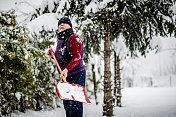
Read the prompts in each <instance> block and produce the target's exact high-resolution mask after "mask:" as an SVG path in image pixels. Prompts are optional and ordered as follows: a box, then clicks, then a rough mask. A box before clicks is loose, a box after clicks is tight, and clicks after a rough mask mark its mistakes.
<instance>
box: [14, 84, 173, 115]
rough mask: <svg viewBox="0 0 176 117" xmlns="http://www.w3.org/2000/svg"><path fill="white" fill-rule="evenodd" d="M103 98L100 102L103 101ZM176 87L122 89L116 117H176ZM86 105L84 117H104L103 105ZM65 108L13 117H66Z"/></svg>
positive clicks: (115, 113)
mask: <svg viewBox="0 0 176 117" xmlns="http://www.w3.org/2000/svg"><path fill="white" fill-rule="evenodd" d="M102 98H103V96H102V97H101V99H100V100H99V101H100V102H103V101H102ZM175 99H176V87H163V88H125V89H122V107H115V108H114V117H176V101H175ZM91 102H92V104H91V105H88V104H84V116H83V117H102V103H99V104H98V105H96V104H95V101H94V100H93V99H92V100H91ZM64 116H65V111H64V108H63V107H61V108H56V109H54V110H42V111H38V112H36V111H32V110H28V111H27V112H26V113H13V114H12V117H64Z"/></svg>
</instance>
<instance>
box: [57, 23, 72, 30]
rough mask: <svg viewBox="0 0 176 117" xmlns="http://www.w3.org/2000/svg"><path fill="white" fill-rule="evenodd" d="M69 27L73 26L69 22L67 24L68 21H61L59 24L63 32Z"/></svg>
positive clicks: (59, 28)
mask: <svg viewBox="0 0 176 117" xmlns="http://www.w3.org/2000/svg"><path fill="white" fill-rule="evenodd" d="M69 28H71V26H70V25H69V24H67V23H61V24H60V25H59V26H58V30H59V32H62V31H64V30H66V29H69Z"/></svg>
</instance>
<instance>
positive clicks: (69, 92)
mask: <svg viewBox="0 0 176 117" xmlns="http://www.w3.org/2000/svg"><path fill="white" fill-rule="evenodd" d="M56 87H57V90H58V92H59V94H60V95H61V99H67V100H76V101H80V102H85V103H87V101H86V98H85V95H84V94H85V93H84V89H83V87H82V86H78V85H73V84H69V83H67V82H66V83H63V82H58V83H57V85H56Z"/></svg>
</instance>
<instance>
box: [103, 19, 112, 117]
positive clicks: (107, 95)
mask: <svg viewBox="0 0 176 117" xmlns="http://www.w3.org/2000/svg"><path fill="white" fill-rule="evenodd" d="M105 22H106V25H105V26H106V27H105V29H106V30H105V42H104V64H105V65H104V105H103V116H113V97H112V89H111V71H110V55H111V50H110V19H109V18H108V17H107V19H106V21H105Z"/></svg>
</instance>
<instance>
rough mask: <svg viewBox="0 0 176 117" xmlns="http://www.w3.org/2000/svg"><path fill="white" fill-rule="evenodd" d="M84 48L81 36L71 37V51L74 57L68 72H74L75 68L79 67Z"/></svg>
mask: <svg viewBox="0 0 176 117" xmlns="http://www.w3.org/2000/svg"><path fill="white" fill-rule="evenodd" d="M82 46H83V41H82V40H81V39H80V38H79V36H77V35H74V36H72V37H70V51H71V54H72V56H73V57H72V59H71V61H70V63H69V64H68V65H67V67H66V69H67V70H68V71H70V70H72V69H73V68H74V67H75V66H77V65H78V64H79V63H80V61H81V52H82Z"/></svg>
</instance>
